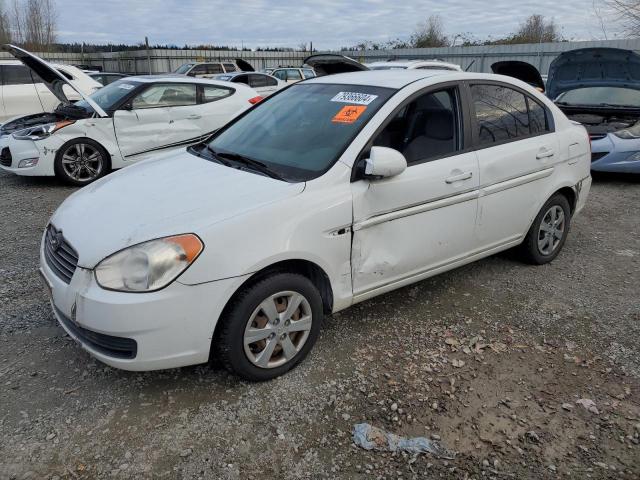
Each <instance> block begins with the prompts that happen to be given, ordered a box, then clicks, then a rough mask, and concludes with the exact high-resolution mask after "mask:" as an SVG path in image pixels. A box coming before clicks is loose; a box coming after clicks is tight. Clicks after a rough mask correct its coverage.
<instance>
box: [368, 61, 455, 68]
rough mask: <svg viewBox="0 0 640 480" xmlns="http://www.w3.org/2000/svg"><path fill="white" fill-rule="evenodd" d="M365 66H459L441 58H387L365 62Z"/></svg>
mask: <svg viewBox="0 0 640 480" xmlns="http://www.w3.org/2000/svg"><path fill="white" fill-rule="evenodd" d="M366 65H367V67H410V66H414V65H429V66H434V67H435V66H438V65H442V66H447V67H449V66H450V67H455V68H459V65H456V64H455V63H449V62H443V61H441V60H388V61H384V62H372V63H368V64H366Z"/></svg>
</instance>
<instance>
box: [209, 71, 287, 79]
mask: <svg viewBox="0 0 640 480" xmlns="http://www.w3.org/2000/svg"><path fill="white" fill-rule="evenodd" d="M249 74H253V75H264V76H265V77H271V75H269V74H268V73H265V72H245V71H243V70H240V71H238V72H227V73H216V76H215V77H214V78H220V77H237V76H238V75H249ZM273 78H275V77H273Z"/></svg>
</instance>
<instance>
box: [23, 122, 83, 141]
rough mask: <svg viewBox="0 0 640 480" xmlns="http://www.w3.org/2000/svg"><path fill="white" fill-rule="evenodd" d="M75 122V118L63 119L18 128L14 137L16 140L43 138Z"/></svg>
mask: <svg viewBox="0 0 640 480" xmlns="http://www.w3.org/2000/svg"><path fill="white" fill-rule="evenodd" d="M73 123H75V121H74V120H62V121H60V122H55V123H45V124H42V125H36V126H35V127H29V128H25V129H24V130H18V131H17V132H15V133H14V134H13V138H15V139H16V140H42V139H43V138H47V137H48V136H50V135H52V134H53V133H54V132H56V131H57V130H60V129H61V128H63V127H66V126H67V125H71V124H73Z"/></svg>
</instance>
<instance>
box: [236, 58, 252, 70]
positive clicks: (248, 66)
mask: <svg viewBox="0 0 640 480" xmlns="http://www.w3.org/2000/svg"><path fill="white" fill-rule="evenodd" d="M236 65H237V66H238V68H239V69H240V70H242V71H243V72H255V71H256V69H255V68H253V65H251V64H250V63H249V62H247V61H246V60H243V59H241V58H236Z"/></svg>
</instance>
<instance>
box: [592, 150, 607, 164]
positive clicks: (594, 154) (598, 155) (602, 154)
mask: <svg viewBox="0 0 640 480" xmlns="http://www.w3.org/2000/svg"><path fill="white" fill-rule="evenodd" d="M609 153H610V152H591V161H592V162H595V161H597V160H600V159H601V158H602V157H606V156H607V155H609Z"/></svg>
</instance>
